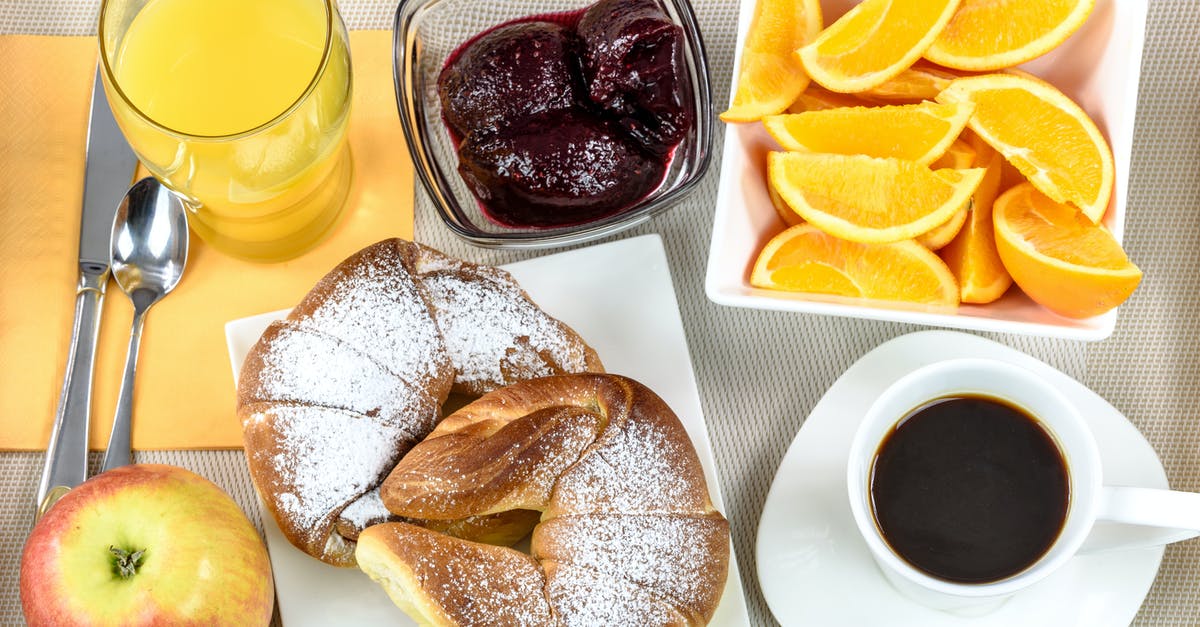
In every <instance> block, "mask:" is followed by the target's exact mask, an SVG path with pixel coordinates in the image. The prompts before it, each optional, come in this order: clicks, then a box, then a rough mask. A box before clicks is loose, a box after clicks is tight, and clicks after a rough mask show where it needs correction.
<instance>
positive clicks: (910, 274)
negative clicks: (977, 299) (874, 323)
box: [750, 224, 958, 307]
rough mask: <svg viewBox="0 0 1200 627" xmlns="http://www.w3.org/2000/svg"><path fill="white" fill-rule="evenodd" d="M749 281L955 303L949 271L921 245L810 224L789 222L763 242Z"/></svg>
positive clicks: (805, 289)
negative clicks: (871, 239)
mask: <svg viewBox="0 0 1200 627" xmlns="http://www.w3.org/2000/svg"><path fill="white" fill-rule="evenodd" d="M750 284H751V285H753V286H755V287H761V288H765V289H775V290H787V291H792V292H808V293H815V294H830V295H834V296H847V297H852V298H869V299H875V300H886V301H899V302H908V303H922V304H929V305H940V306H947V307H953V306H955V305H957V304H958V286H957V285H955V283H954V276H953V275H952V274H950V271H949V270H948V269H947V268H946V265H945V264H944V263H942V260H941V259H938V257H937V255H935V254H933V253H932V252H930V251H929V249H927V248H925V247H924V246H921V245H920V244H917V243H916V242H913V241H912V240H904V241H900V242H894V243H891V244H860V243H857V242H849V241H846V240H842V239H838V238H836V237H834V236H832V235H829V234H828V233H825V232H823V231H821V230H820V229H818V228H816V227H814V226H812V225H811V224H801V225H799V226H794V227H791V228H789V229H788V230H786V231H784V232H782V233H780V234H779V235H776V236H775V237H774V238H772V239H771V241H769V242H767V245H766V246H764V247H763V250H762V252H760V253H759V255H758V259H757V260H756V261H755V262H754V269H753V270H752V271H751V274H750Z"/></svg>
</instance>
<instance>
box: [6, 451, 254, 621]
mask: <svg viewBox="0 0 1200 627" xmlns="http://www.w3.org/2000/svg"><path fill="white" fill-rule="evenodd" d="M274 595H275V591H274V586H273V584H272V580H271V563H270V561H269V560H268V559H267V550H266V547H265V546H263V542H262V538H260V537H259V535H258V532H257V531H255V529H254V525H252V524H250V521H249V520H247V519H246V516H245V515H244V514H243V513H242V510H241V509H239V508H238V506H237V504H236V503H234V502H233V499H231V498H229V495H227V494H225V492H223V491H222V490H221V488H218V487H217V486H216V485H214V484H213V483H212V482H210V481H209V480H207V479H205V478H203V477H201V476H199V475H197V474H194V473H192V472H190V471H187V470H184V469H183V468H177V467H175V466H164V465H157V464H135V465H133V466H124V467H122V468H117V469H115V470H110V471H108V472H106V473H103V474H100V475H97V476H95V477H93V478H91V479H89V480H88V481H86V482H84V483H83V484H82V485H80V486H79V487H77V488H75V489H74V490H71V491H70V492H68V493H67V495H66V496H64V497H63V498H62V499H61V500H60V501H59V502H58V503H57V504H55V505H54V507H52V508H50V511H48V512H46V515H45V516H43V517H42V519H41V520H39V521H38V523H37V525H35V526H34V528H33V532H32V533H31V534H30V536H29V540H28V541H27V542H26V543H25V552H24V553H23V554H22V556H21V606H22V608H23V609H24V611H25V619H26V620H27V621H28V622H29V624H30V625H80V624H94V625H110V624H122V625H200V624H203V625H266V624H268V623H269V622H270V620H271V612H272V610H273V608H274Z"/></svg>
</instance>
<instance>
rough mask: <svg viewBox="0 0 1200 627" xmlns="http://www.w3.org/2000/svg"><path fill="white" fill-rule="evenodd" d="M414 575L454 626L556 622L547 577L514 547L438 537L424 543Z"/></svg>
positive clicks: (415, 565) (522, 624)
mask: <svg viewBox="0 0 1200 627" xmlns="http://www.w3.org/2000/svg"><path fill="white" fill-rule="evenodd" d="M413 571H414V573H415V574H416V576H417V578H418V580H420V581H421V582H422V583H423V588H424V589H425V591H426V592H427V593H428V594H429V595H430V596H432V597H433V598H434V599H435V600H436V602H437V604H438V605H439V606H441V607H442V608H443V609H444V611H445V612H446V613H447V614H449V615H450V617H451V618H452V619H453V620H454V622H455V623H456V624H459V625H513V626H525V625H528V626H529V627H535V626H541V625H548V624H552V617H551V615H550V607H549V604H548V603H547V602H546V599H545V593H544V590H545V585H546V579H545V575H544V574H543V573H542V571H541V569H540V568H538V566H537V564H536V563H535V562H534V561H533V560H532V559H530V558H529V556H527V555H524V554H522V553H518V552H516V551H513V550H512V549H507V548H499V547H483V546H481V545H477V544H474V543H470V542H466V541H462V540H457V539H446V540H444V541H442V540H441V539H440V538H439V541H436V542H429V543H424V544H422V545H421V547H420V551H419V552H417V557H416V558H415V563H414V564H413ZM497 575H499V576H497ZM430 584H435V585H430Z"/></svg>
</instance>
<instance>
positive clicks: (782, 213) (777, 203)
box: [767, 181, 804, 226]
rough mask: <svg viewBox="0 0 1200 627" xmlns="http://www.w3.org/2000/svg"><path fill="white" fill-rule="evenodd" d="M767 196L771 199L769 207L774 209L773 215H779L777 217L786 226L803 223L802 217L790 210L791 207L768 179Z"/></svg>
mask: <svg viewBox="0 0 1200 627" xmlns="http://www.w3.org/2000/svg"><path fill="white" fill-rule="evenodd" d="M767 196H768V197H770V199H771V207H773V208H774V209H775V215H777V216H779V219H780V220H781V221H782V222H783V223H784V224H786V225H788V226H796V225H797V224H804V218H801V217H800V214H798V213H796V212H795V211H792V208H791V207H789V206H788V204H787V202H785V201H784V200H783V197H782V196H780V195H779V192H777V191H775V188H774V187H772V186H771V183H770V181H768V182H767Z"/></svg>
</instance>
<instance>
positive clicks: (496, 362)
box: [421, 271, 586, 393]
mask: <svg viewBox="0 0 1200 627" xmlns="http://www.w3.org/2000/svg"><path fill="white" fill-rule="evenodd" d="M489 275H490V273H489ZM489 275H481V274H480V273H470V274H467V273H464V272H461V271H458V272H442V271H439V272H433V273H430V274H426V275H423V276H422V277H421V284H422V285H423V286H424V287H425V288H426V292H427V293H428V294H429V298H430V305H431V306H432V308H433V310H434V312H435V313H434V317H435V318H436V320H437V324H438V327H439V328H440V329H441V331H442V337H443V338H444V339H445V342H446V349H447V350H448V351H449V353H450V359H451V361H452V363H453V364H454V369H455V370H456V371H457V373H458V374H457V377H456V378H455V383H456V384H458V385H460V386H463V387H464V388H465V389H467V390H470V391H473V392H475V393H483V392H485V391H487V390H490V389H494V388H497V387H500V386H503V385H508V384H511V383H515V382H516V381H517V380H519V379H528V378H533V377H540V376H548V375H552V374H561V373H562V372H582V371H584V370H586V361H585V348H584V344H583V341H582V340H580V339H579V338H578V337H577V336H574V334H571V333H566V332H564V328H563V326H562V323H560V322H558V321H557V320H555V319H554V318H551V317H550V316H549V315H547V314H546V313H545V312H543V311H542V310H541V309H539V308H538V306H537V305H535V304H534V303H533V301H531V300H529V299H528V297H526V296H525V293H524V292H523V291H522V290H521V288H520V287H519V286H517V285H516V284H515V283H512V282H510V281H499V280H495V278H494V276H489ZM508 371H515V372H516V373H519V375H518V376H519V379H518V377H514V376H509V375H508Z"/></svg>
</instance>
